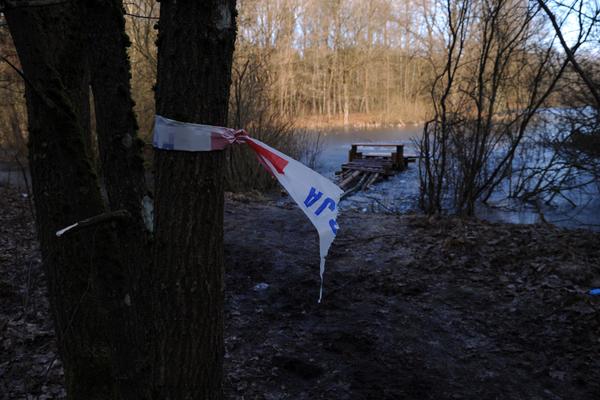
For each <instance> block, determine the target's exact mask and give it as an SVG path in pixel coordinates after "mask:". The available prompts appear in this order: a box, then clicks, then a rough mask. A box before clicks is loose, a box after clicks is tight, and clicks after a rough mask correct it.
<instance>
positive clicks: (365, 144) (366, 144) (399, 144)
mask: <svg viewBox="0 0 600 400" xmlns="http://www.w3.org/2000/svg"><path fill="white" fill-rule="evenodd" d="M352 146H356V147H359V146H360V147H367V146H368V147H396V146H404V145H403V144H402V143H389V142H388V143H385V142H384V143H352Z"/></svg>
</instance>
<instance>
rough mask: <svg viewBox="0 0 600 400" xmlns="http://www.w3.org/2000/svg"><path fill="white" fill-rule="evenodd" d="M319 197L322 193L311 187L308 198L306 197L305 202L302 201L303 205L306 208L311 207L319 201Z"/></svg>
mask: <svg viewBox="0 0 600 400" xmlns="http://www.w3.org/2000/svg"><path fill="white" fill-rule="evenodd" d="M321 196H323V193H321V192H317V189H315V188H314V187H311V188H310V192H309V193H308V196H306V200H304V205H305V206H306V207H310V206H312V205H313V204H315V203H316V202H317V201H319V199H320V198H321Z"/></svg>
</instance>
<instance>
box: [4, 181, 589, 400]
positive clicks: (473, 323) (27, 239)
mask: <svg viewBox="0 0 600 400" xmlns="http://www.w3.org/2000/svg"><path fill="white" fill-rule="evenodd" d="M0 190H1V189H0ZM1 198H2V201H1V204H0V222H1V224H0V227H1V228H0V229H1V234H2V236H1V237H0V253H1V254H2V255H3V256H2V257H0V273H1V275H0V280H1V283H0V284H1V285H2V286H1V288H2V293H3V299H2V304H3V306H2V308H1V309H0V312H1V314H0V344H1V345H2V346H3V349H2V352H1V356H0V394H3V395H4V397H5V398H26V396H27V394H31V395H33V396H34V398H35V396H37V395H40V394H43V396H46V397H43V396H42V397H40V398H60V397H61V396H62V395H64V393H63V392H62V391H61V384H62V383H61V379H62V377H61V371H60V362H58V361H57V360H55V359H54V358H55V357H54V343H53V340H54V339H53V335H52V331H51V326H50V324H49V321H48V310H47V302H46V301H45V297H44V289H43V279H42V278H43V277H42V275H41V271H40V270H39V258H38V256H37V250H36V247H35V241H34V240H33V233H32V225H31V221H30V217H29V216H28V208H27V205H26V204H25V199H23V198H21V197H19V196H18V195H17V194H16V193H14V192H10V193H6V191H3V192H2V197H1ZM11 225H14V226H18V227H19V228H18V229H17V228H14V229H13V228H10V227H11ZM225 225H226V226H225V231H226V238H225V241H226V249H227V251H226V268H227V271H226V294H225V296H226V327H225V328H226V350H227V354H226V360H225V374H226V388H225V390H226V394H227V398H231V399H267V400H274V399H415V400H417V399H481V398H485V399H586V400H587V399H595V398H597V397H598V395H599V393H600V299H599V298H597V297H591V296H589V295H587V294H586V292H587V290H589V288H590V287H592V286H600V234H593V233H590V232H586V231H564V230H559V229H555V228H552V227H547V226H519V225H513V226H511V225H505V224H491V223H484V222H479V221H464V220H459V219H452V218H444V219H441V220H429V219H427V218H424V217H420V216H392V215H368V214H361V213H355V212H346V213H345V214H344V215H343V216H342V217H341V219H340V226H341V228H342V230H341V232H340V235H339V236H338V238H337V239H336V242H335V243H334V245H333V247H332V250H331V253H330V259H329V261H328V266H327V272H326V276H325V291H324V300H323V302H322V303H321V304H317V297H318V290H319V280H318V245H317V236H316V233H315V232H314V231H313V228H312V226H310V225H309V223H308V222H307V221H306V219H305V217H304V216H303V215H302V213H301V211H299V210H298V209H296V208H295V207H294V206H292V205H290V204H289V203H286V202H273V201H255V200H251V199H248V198H247V197H245V196H229V198H228V201H227V204H226V213H225ZM9 234H10V235H11V236H10V240H9V239H8V235H9ZM28 277H29V278H28ZM31 277H33V278H34V279H33V284H32V283H31V282H32V278H31ZM27 282H29V283H27ZM25 290H28V293H30V295H29V296H28V297H27V298H28V299H29V300H28V305H27V307H26V308H24V306H23V299H24V298H25V296H24V293H25V292H24V291H25ZM15 310H21V312H17V311H15ZM24 310H25V311H26V312H23V311H24ZM21 334H26V336H23V335H21ZM27 335H28V336H27Z"/></svg>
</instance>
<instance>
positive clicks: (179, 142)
mask: <svg viewBox="0 0 600 400" xmlns="http://www.w3.org/2000/svg"><path fill="white" fill-rule="evenodd" d="M241 143H245V144H247V145H248V146H249V147H250V148H251V149H252V150H253V151H254V152H255V153H256V156H257V158H258V161H259V162H260V163H261V164H262V165H263V166H264V167H265V168H266V169H267V171H269V172H270V173H271V174H272V175H273V176H274V177H275V178H277V180H278V181H279V183H280V184H281V186H283V187H284V188H285V190H286V191H287V192H288V193H289V195H290V196H291V198H292V199H294V201H295V202H296V203H297V204H298V206H299V207H300V209H301V210H302V211H303V212H304V214H305V215H306V216H307V217H308V219H309V220H310V222H312V224H313V225H314V226H315V228H316V229H317V232H318V233H319V250H320V257H321V263H320V267H319V275H320V277H321V287H320V289H319V303H320V302H321V299H322V298H323V274H324V272H325V259H326V257H327V253H328V252H329V248H330V247H331V243H333V240H334V239H335V236H336V234H337V231H338V229H339V227H338V224H337V222H336V220H337V215H338V204H339V201H340V196H341V194H342V193H343V190H342V189H340V188H339V187H338V186H337V185H335V184H334V183H333V182H331V181H330V180H329V179H327V178H325V177H324V176H322V175H320V174H319V173H317V172H315V171H313V170H312V169H310V168H308V167H307V166H305V165H304V164H302V163H300V162H298V161H296V160H294V159H293V158H291V157H288V156H287V155H285V154H283V153H281V152H279V151H277V150H275V149H274V148H272V147H270V146H268V145H266V144H265V143H263V142H261V141H260V140H257V139H254V138H252V137H250V136H249V135H248V133H247V132H246V131H244V130H235V129H230V128H223V127H218V126H210V125H201V124H192V123H185V122H179V121H175V120H172V119H168V118H165V117H161V116H159V115H157V116H156V118H155V121H154V139H153V143H152V144H153V146H154V147H155V148H157V149H161V150H174V151H215V150H223V149H225V147H227V146H228V145H230V144H241Z"/></svg>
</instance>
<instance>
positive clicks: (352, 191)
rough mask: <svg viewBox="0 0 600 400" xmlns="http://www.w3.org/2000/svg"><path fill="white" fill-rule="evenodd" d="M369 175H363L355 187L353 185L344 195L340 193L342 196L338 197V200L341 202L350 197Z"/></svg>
mask: <svg viewBox="0 0 600 400" xmlns="http://www.w3.org/2000/svg"><path fill="white" fill-rule="evenodd" d="M369 175H370V174H363V175H362V176H361V178H360V180H359V181H358V183H357V184H356V185H354V186H353V187H352V188H351V189H348V190H346V191H345V192H344V193H342V195H341V196H340V200H343V199H344V198H346V197H348V196H350V195H351V194H352V193H354V192H356V191H357V190H359V189H360V188H361V187H362V186H363V185H364V183H365V181H366V180H367V178H368V177H369Z"/></svg>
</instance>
